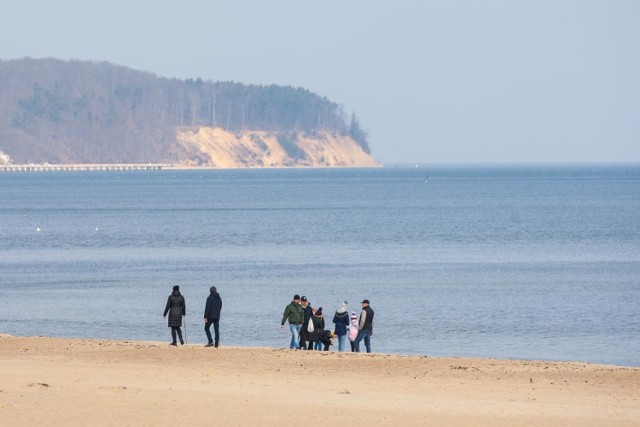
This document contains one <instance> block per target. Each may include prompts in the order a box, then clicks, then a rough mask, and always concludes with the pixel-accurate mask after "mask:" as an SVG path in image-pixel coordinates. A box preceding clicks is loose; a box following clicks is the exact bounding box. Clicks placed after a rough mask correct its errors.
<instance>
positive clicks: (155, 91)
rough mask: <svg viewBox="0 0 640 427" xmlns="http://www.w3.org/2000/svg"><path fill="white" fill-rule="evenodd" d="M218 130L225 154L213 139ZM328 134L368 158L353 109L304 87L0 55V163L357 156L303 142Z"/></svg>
mask: <svg viewBox="0 0 640 427" xmlns="http://www.w3.org/2000/svg"><path fill="white" fill-rule="evenodd" d="M205 129H208V130H210V131H211V132H209V133H206V132H204V131H203V130H205ZM214 130H215V131H214ZM185 135H187V136H185ZM193 135H198V137H197V138H195V137H193ZM221 135H223V136H225V138H226V141H227V145H229V146H228V147H226V148H225V150H226V151H224V150H223V151H224V152H225V153H227V154H223V153H222V151H220V150H219V149H218V147H216V146H215V144H216V140H215V138H220V137H221ZM229 135H232V136H234V137H235V140H236V141H237V142H229V141H230V139H229ZM212 138H213V139H212ZM267 139H270V140H271V142H272V143H268V141H267ZM330 139H335V141H339V143H338V142H336V144H345V143H353V144H354V145H355V146H356V147H357V148H356V150H361V151H362V155H363V156H364V157H362V158H363V159H364V158H370V159H371V162H372V164H375V163H377V162H375V160H373V158H372V157H371V156H370V150H369V145H368V142H367V135H366V132H365V131H363V129H362V127H361V126H360V124H359V121H358V118H357V117H356V115H355V114H351V115H350V116H347V115H346V114H345V113H344V111H343V110H342V108H341V106H340V105H339V104H337V103H335V102H332V101H330V100H328V99H327V98H326V97H322V96H319V95H317V94H314V93H312V92H310V91H309V90H307V89H303V88H294V87H290V86H277V85H267V86H263V85H246V84H241V83H235V82H214V81H204V80H202V79H200V78H197V79H187V80H179V79H171V78H164V77H159V76H156V75H154V74H152V73H150V72H143V71H137V70H133V69H130V68H126V67H122V66H118V65H113V64H110V63H107V62H89V61H61V60H57V59H30V58H25V59H19V60H10V61H0V156H1V157H0V162H3V161H4V162H13V163H45V162H47V163H142V162H151V163H156V162H157V163H178V164H180V163H183V164H188V165H192V166H213V167H215V166H221V165H227V166H297V165H302V166H322V165H324V164H326V165H330V166H340V165H349V166H352V165H356V166H357V165H359V163H361V160H353V161H352V160H349V159H347V160H345V159H342V158H341V157H340V156H339V155H334V156H333V157H331V156H332V153H331V152H324V153H317V152H316V153H311V151H310V150H312V148H309V147H310V146H309V144H307V145H305V142H304V141H309V140H314V141H316V142H318V141H320V142H322V141H326V140H330ZM185 141H188V142H185ZM247 141H249V142H247ZM274 141H275V142H276V143H275V145H274ZM335 141H334V142H335ZM345 141H346V142H345ZM349 141H350V142H349ZM234 144H236V145H238V146H237V147H235V146H233V145H234ZM203 147H204V148H203ZM317 147H318V146H317V144H316V148H314V149H315V150H317ZM325 148H326V147H325ZM260 150H262V151H263V152H260ZM323 150H324V148H322V147H321V148H320V151H323ZM349 150H350V151H349V152H353V149H352V148H350V149H349ZM329 151H331V150H330V148H329ZM275 152H278V153H279V154H278V153H275ZM229 153H231V154H229ZM276 154H277V155H276ZM320 154H322V155H320ZM225 155H230V156H233V157H234V158H235V160H234V162H230V163H228V164H225V163H224V162H223V161H222V160H221V159H220V158H219V157H221V156H225ZM358 155H360V154H359V153H358ZM216 156H217V157H216ZM227 160H228V159H227ZM343 163H344V164H343Z"/></svg>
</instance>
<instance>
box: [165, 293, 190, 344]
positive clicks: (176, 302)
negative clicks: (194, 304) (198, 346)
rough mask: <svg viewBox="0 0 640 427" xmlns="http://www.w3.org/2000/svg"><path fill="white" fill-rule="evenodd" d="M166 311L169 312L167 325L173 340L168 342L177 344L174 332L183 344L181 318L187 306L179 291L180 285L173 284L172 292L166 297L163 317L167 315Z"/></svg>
mask: <svg viewBox="0 0 640 427" xmlns="http://www.w3.org/2000/svg"><path fill="white" fill-rule="evenodd" d="M167 313H169V319H168V326H169V327H170V328H171V337H172V338H173V341H172V342H171V343H170V344H171V345H178V343H177V342H176V334H177V335H178V338H180V344H184V340H183V339H182V329H180V327H181V326H182V318H183V317H184V316H186V314H187V306H186V304H185V301H184V297H183V296H182V294H181V293H180V287H179V286H177V285H176V286H174V287H173V292H171V295H169V298H167V305H166V306H165V308H164V315H163V316H164V317H167Z"/></svg>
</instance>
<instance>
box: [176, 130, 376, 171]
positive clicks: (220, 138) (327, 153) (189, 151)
mask: <svg viewBox="0 0 640 427" xmlns="http://www.w3.org/2000/svg"><path fill="white" fill-rule="evenodd" d="M177 142H178V147H177V153H176V157H177V165H178V166H184V167H220V168H242V167H282V166H289V167H291V166H294V167H295V166H299V167H305V166H306V167H333V166H339V167H377V166H381V165H380V163H379V162H378V161H376V160H375V159H374V158H373V157H372V156H371V155H370V154H368V153H366V152H365V151H364V150H363V149H362V148H361V147H360V146H359V145H358V144H357V143H356V142H355V141H354V140H353V139H351V138H350V137H348V136H342V135H334V134H331V133H329V132H318V133H317V134H315V135H313V136H311V135H305V134H303V133H298V134H290V133H275V132H264V131H244V132H233V133H232V132H228V131H225V130H224V129H221V128H211V127H199V128H197V129H180V130H178V132H177Z"/></svg>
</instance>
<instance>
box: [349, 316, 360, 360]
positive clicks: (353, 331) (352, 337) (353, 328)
mask: <svg viewBox="0 0 640 427" xmlns="http://www.w3.org/2000/svg"><path fill="white" fill-rule="evenodd" d="M357 337H358V316H356V312H355V311H352V312H351V324H350V325H349V342H350V343H351V352H355V351H356V346H355V341H356V338H357Z"/></svg>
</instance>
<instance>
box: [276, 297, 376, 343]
mask: <svg viewBox="0 0 640 427" xmlns="http://www.w3.org/2000/svg"><path fill="white" fill-rule="evenodd" d="M361 304H362V312H361V313H360V317H359V318H358V317H356V313H355V312H352V313H351V317H349V312H348V310H347V301H344V302H343V303H342V305H341V306H340V307H339V308H338V309H337V310H336V311H335V313H334V315H333V320H332V323H334V325H335V327H334V329H333V330H331V329H328V328H327V325H326V324H325V319H324V314H323V311H322V307H318V308H313V307H312V306H311V304H310V303H309V300H308V299H307V297H306V296H302V297H300V295H297V294H296V295H294V296H293V301H291V303H290V304H289V305H287V306H286V307H285V309H284V313H283V314H282V321H281V322H280V329H284V325H285V323H286V322H289V329H290V330H291V343H290V345H289V348H291V349H301V350H321V349H323V350H324V351H328V350H329V347H330V346H331V345H333V338H337V341H338V351H345V349H346V344H347V339H348V340H349V342H350V343H351V351H355V352H360V342H361V341H363V340H364V345H365V347H366V350H367V353H371V336H372V335H373V316H374V311H373V309H372V308H371V307H370V306H369V300H367V299H365V300H362V302H361Z"/></svg>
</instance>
